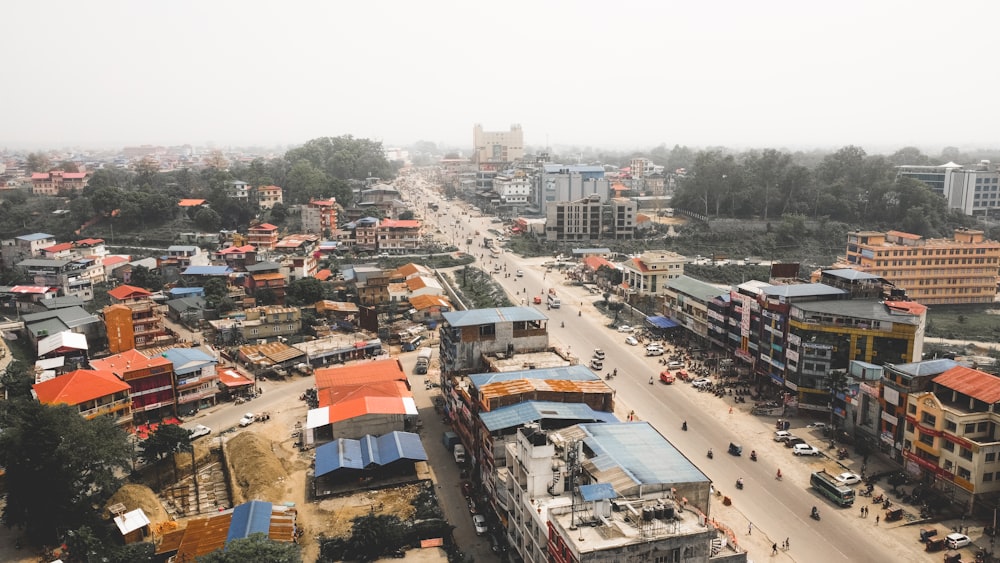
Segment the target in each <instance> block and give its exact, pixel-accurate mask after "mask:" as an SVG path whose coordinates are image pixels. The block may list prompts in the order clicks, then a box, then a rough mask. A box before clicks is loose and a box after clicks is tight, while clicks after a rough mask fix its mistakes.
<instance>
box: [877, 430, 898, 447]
mask: <svg viewBox="0 0 1000 563" xmlns="http://www.w3.org/2000/svg"><path fill="white" fill-rule="evenodd" d="M879 439H880V440H882V442H883V443H885V444H889V445H890V446H892V445H894V444H895V443H896V440H895V437H894V436H893V435H892V432H883V433H882V434H880V435H879Z"/></svg>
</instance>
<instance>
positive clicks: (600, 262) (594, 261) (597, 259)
mask: <svg viewBox="0 0 1000 563" xmlns="http://www.w3.org/2000/svg"><path fill="white" fill-rule="evenodd" d="M583 265H584V266H586V267H588V268H590V269H591V270H593V271H595V272H596V271H597V270H599V269H600V268H601V266H607V267H609V268H611V269H614V267H615V265H614V264H612V263H611V262H608V261H607V260H605V259H604V258H602V257H601V256H588V257H586V258H584V259H583Z"/></svg>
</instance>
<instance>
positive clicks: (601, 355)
mask: <svg viewBox="0 0 1000 563" xmlns="http://www.w3.org/2000/svg"><path fill="white" fill-rule="evenodd" d="M594 357H595V358H597V359H598V360H603V359H604V350H601V349H600V348H594Z"/></svg>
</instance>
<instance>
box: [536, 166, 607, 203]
mask: <svg viewBox="0 0 1000 563" xmlns="http://www.w3.org/2000/svg"><path fill="white" fill-rule="evenodd" d="M535 178H536V182H537V183H536V184H535V193H534V194H533V195H534V200H533V204H534V206H535V208H536V210H537V211H538V212H539V213H542V214H547V213H548V206H549V205H551V204H553V203H555V202H557V201H576V200H579V199H583V198H586V197H590V196H594V195H596V196H599V197H600V200H601V201H607V200H608V199H609V198H610V197H611V182H610V181H609V180H607V179H606V178H605V177H604V167H603V166H590V165H583V164H543V165H542V170H541V174H539V175H537V176H536V177H535Z"/></svg>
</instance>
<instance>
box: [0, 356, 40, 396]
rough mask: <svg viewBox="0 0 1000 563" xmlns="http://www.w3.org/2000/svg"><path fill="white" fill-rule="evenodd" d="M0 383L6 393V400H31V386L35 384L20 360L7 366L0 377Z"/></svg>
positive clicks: (26, 366)
mask: <svg viewBox="0 0 1000 563" xmlns="http://www.w3.org/2000/svg"><path fill="white" fill-rule="evenodd" d="M0 383H2V384H3V388H4V390H6V392H7V398H8V399H17V398H21V399H29V400H30V399H31V398H32V395H31V386H32V385H34V384H35V378H34V376H33V375H32V372H31V371H30V370H29V367H28V365H27V364H25V363H24V362H22V361H20V360H14V361H12V362H11V363H9V364H7V368H6V369H4V370H3V374H2V375H0Z"/></svg>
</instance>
